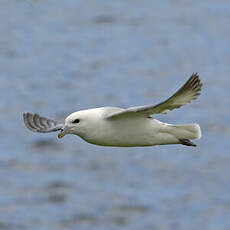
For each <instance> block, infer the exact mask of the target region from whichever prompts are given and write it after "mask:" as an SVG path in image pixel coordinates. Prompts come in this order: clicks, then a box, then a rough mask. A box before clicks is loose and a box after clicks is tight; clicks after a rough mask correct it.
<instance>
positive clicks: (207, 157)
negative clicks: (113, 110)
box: [0, 0, 230, 230]
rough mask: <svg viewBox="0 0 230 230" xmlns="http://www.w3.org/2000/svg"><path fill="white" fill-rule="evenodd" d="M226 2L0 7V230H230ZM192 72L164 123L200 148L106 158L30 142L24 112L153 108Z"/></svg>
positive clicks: (97, 152)
mask: <svg viewBox="0 0 230 230" xmlns="http://www.w3.org/2000/svg"><path fill="white" fill-rule="evenodd" d="M229 24H230V2H229V1H227V0H225V1H224V0H223V1H218V0H210V1H198V0H193V1H192V0H166V1H151V0H142V1H139V0H126V1H124V0H114V1H111V0H102V1H90V0H77V1H76V0H66V1H57V0H46V1H44V0H33V1H32V0H11V1H9V0H0V90H1V95H2V98H1V100H0V118H1V121H0V128H1V133H0V137H1V141H0V143H1V144H0V148H1V155H0V229H3V230H5V229H6V230H12V229H16V230H17V229H19V230H20V229H23V230H25V229H33V230H50V229H60V230H62V229H63V230H64V229H73V230H75V229H78V230H88V229H90V230H94V229H95V230H108V229H109V230H120V229H124V230H128V229H130V230H139V229H147V230H169V229H170V230H171V229H173V230H174V229H175V230H197V229H202V230H206V229H207V230H216V229H218V230H228V229H230V195H229V191H230V185H229V181H230V167H229V165H230V153H229V147H230V145H229V137H230V120H229V113H230V102H229V96H230V93H229V87H230V77H229V73H230V63H229V60H230V46H229V41H230V29H229ZM193 72H198V73H199V75H200V78H201V79H202V81H203V83H204V87H203V91H202V95H201V96H200V97H199V99H198V100H197V101H195V102H193V103H192V104H190V105H186V106H185V107H183V108H181V109H180V110H174V111H172V112H170V113H169V114H168V115H167V116H163V115H162V116H161V115H159V116H156V118H157V119H159V120H161V121H165V122H168V123H175V124H180V123H191V122H197V123H199V124H200V125H201V128H202V131H203V137H202V139H201V140H198V141H196V143H197V145H198V147H197V148H191V147H186V146H182V145H171V146H157V147H147V148H108V147H107V148H105V147H99V146H94V145H90V144H88V143H86V142H84V141H83V140H81V139H80V138H78V137H76V136H71V135H69V136H66V137H65V138H63V139H62V140H61V141H59V140H58V139H57V133H52V134H46V135H43V134H34V133H32V132H30V131H29V130H27V129H26V128H25V126H24V124H23V120H22V113H23V112H24V111H30V112H37V113H39V114H41V115H43V116H46V117H50V118H53V119H56V120H60V121H63V120H64V118H65V117H66V116H67V115H68V114H69V113H71V112H74V111H76V110H80V109H85V108H91V107H100V106H105V105H110V106H122V107H129V106H134V105H143V104H154V103H158V102H160V101H161V100H164V99H166V98H167V97H168V96H171V94H172V93H174V92H175V90H176V89H178V88H179V87H180V86H182V84H183V83H184V82H185V81H186V80H187V79H188V78H189V77H190V75H191V74H192V73H193Z"/></svg>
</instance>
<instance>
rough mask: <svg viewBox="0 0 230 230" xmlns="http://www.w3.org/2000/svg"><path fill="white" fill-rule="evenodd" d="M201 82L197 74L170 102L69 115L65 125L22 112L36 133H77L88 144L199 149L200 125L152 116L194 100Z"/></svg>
mask: <svg viewBox="0 0 230 230" xmlns="http://www.w3.org/2000/svg"><path fill="white" fill-rule="evenodd" d="M201 88H202V82H201V81H200V79H199V76H198V74H197V73H195V74H193V75H192V76H191V77H190V78H189V80H188V81H187V82H186V83H185V84H184V85H183V86H182V87H181V88H180V89H179V90H178V91H177V92H176V93H175V94H174V95H173V96H171V97H170V98H169V99H167V100H165V101H163V102H162V103H159V104H157V105H146V106H137V107H130V108H127V109H123V108H119V107H101V108H94V109H87V110H81V111H77V112H74V113H72V114H70V115H69V116H68V117H67V118H66V119H65V123H64V124H62V123H59V122H57V121H54V120H50V119H47V118H45V117H41V116H39V115H38V114H31V113H23V118H24V122H25V125H26V126H27V128H28V129H30V130H31V131H33V132H40V133H48V132H54V131H58V130H60V132H59V133H58V137H59V138H62V137H63V136H65V135H66V134H75V135H78V136H80V137H81V138H82V139H84V140H85V141H87V142H89V143H91V144H95V145H102V146H119V147H135V146H153V145H168V144H182V145H187V146H196V145H195V144H194V143H193V142H191V141H190V139H199V138H200V137H201V130H200V126H199V125H198V124H186V125H172V124H167V123H163V122H160V121H158V120H156V119H154V118H153V117H152V116H151V115H152V114H159V113H162V114H166V113H167V112H168V111H170V110H173V109H176V108H179V107H181V106H182V105H185V104H187V103H189V102H191V101H192V100H195V99H196V98H197V97H198V96H199V95H200V92H201Z"/></svg>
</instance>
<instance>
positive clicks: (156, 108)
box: [106, 73, 202, 119]
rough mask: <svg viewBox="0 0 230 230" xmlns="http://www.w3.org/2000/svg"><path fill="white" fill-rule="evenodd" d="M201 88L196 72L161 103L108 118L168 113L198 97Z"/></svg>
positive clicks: (139, 107) (116, 113) (122, 112)
mask: <svg viewBox="0 0 230 230" xmlns="http://www.w3.org/2000/svg"><path fill="white" fill-rule="evenodd" d="M201 88H202V82H201V81H200V79H199V75H198V74H197V73H194V74H192V76H191V77H190V78H189V79H188V81H187V82H186V83H185V84H184V85H183V86H182V87H181V88H180V89H179V90H178V91H177V92H176V93H175V94H173V95H172V96H171V97H170V98H168V99H167V100H165V101H163V102H161V103H160V104H157V105H145V106H137V107H130V108H128V109H125V110H123V111H120V112H115V113H112V114H109V115H108V116H107V117H106V118H107V119H112V118H118V117H120V116H126V115H146V116H148V115H151V114H157V113H162V114H166V113H167V112H168V111H170V110H173V109H177V108H179V107H181V106H182V105H185V104H188V103H190V102H191V101H193V100H195V99H197V97H198V96H199V95H200V92H201Z"/></svg>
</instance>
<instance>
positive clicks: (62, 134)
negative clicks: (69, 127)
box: [58, 126, 66, 139]
mask: <svg viewBox="0 0 230 230" xmlns="http://www.w3.org/2000/svg"><path fill="white" fill-rule="evenodd" d="M65 135H66V127H65V126H64V127H63V128H62V129H61V131H60V132H59V133H58V138H59V139H61V138H62V137H64V136H65Z"/></svg>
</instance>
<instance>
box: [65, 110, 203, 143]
mask: <svg viewBox="0 0 230 230" xmlns="http://www.w3.org/2000/svg"><path fill="white" fill-rule="evenodd" d="M120 110H122V109H121V108H117V107H102V108H95V109H88V110H82V111H78V112H75V113H72V114H71V115H69V116H68V117H67V118H66V122H65V127H66V128H65V129H66V130H68V132H67V133H71V134H75V135H78V136H80V137H81V138H82V139H84V140H85V141H87V142H89V143H92V144H96V145H103V146H120V147H134V146H153V145H166V144H179V143H180V141H179V139H180V138H187V139H198V138H200V135H201V133H200V128H199V126H198V125H197V124H191V125H185V126H175V125H170V124H166V123H162V122H160V121H158V120H156V119H154V118H152V117H150V116H147V117H146V116H131V117H130V116H128V117H123V118H120V119H113V120H108V119H105V118H106V116H107V114H108V113H111V111H113V112H115V111H120ZM76 118H78V119H80V121H81V122H80V123H79V124H78V125H73V124H72V121H73V120H74V119H76ZM188 127H189V128H188ZM65 129H64V132H65ZM64 134H65V133H64Z"/></svg>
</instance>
